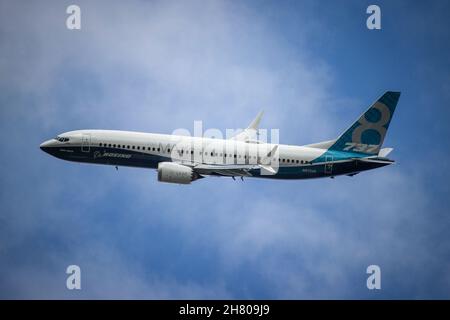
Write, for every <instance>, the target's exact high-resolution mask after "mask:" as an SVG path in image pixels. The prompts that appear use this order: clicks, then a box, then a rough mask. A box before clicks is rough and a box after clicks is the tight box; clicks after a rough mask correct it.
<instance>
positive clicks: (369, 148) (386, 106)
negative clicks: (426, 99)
mask: <svg viewBox="0 0 450 320" xmlns="http://www.w3.org/2000/svg"><path fill="white" fill-rule="evenodd" d="M399 98H400V92H393V91H387V92H386V93H385V94H383V95H382V96H381V98H379V99H378V100H377V101H376V102H375V103H373V104H372V105H371V106H370V108H369V109H368V110H367V111H366V112H364V113H363V114H362V115H361V117H359V119H358V120H357V121H356V122H355V123H354V124H353V125H352V126H351V127H350V128H349V129H347V130H346V131H345V132H344V133H343V134H341V135H340V136H339V138H337V139H336V141H335V142H334V144H333V145H332V146H331V147H330V148H329V150H335V151H351V152H357V153H363V154H369V155H375V154H378V152H379V151H380V148H381V146H382V144H383V141H384V137H385V135H386V132H387V129H388V127H389V123H390V122H391V119H392V116H393V115H394V111H395V107H396V106H397V102H398V99H399Z"/></svg>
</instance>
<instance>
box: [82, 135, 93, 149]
mask: <svg viewBox="0 0 450 320" xmlns="http://www.w3.org/2000/svg"><path fill="white" fill-rule="evenodd" d="M89 151H91V135H90V134H82V135H81V152H89Z"/></svg>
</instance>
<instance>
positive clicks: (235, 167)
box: [40, 91, 400, 184]
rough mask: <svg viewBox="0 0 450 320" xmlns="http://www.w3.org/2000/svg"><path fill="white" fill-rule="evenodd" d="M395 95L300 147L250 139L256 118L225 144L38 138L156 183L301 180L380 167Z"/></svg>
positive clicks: (151, 137) (120, 137)
mask: <svg viewBox="0 0 450 320" xmlns="http://www.w3.org/2000/svg"><path fill="white" fill-rule="evenodd" d="M399 97H400V93H399V92H392V91H388V92H386V93H385V94H383V95H382V96H381V97H380V98H379V99H378V100H377V101H375V103H373V104H372V105H371V106H370V108H369V109H368V110H367V111H366V112H365V113H364V114H362V115H361V117H359V119H358V120H357V121H356V122H355V123H353V124H352V125H351V126H350V128H348V129H347V130H346V131H344V133H342V134H341V135H340V136H339V137H338V138H337V139H334V140H330V141H324V142H319V143H314V144H309V145H305V146H293V145H282V144H273V143H265V142H262V141H259V140H258V139H255V138H254V137H255V136H257V132H258V126H259V122H260V120H261V115H262V113H260V114H259V115H258V116H257V117H256V119H255V120H253V121H252V123H251V124H250V125H249V126H248V128H247V129H245V130H244V131H243V132H241V133H239V134H238V135H236V136H234V137H232V138H230V139H213V138H204V137H187V136H180V135H164V134H153V133H141V132H129V131H115V130H77V131H70V132H66V133H63V134H60V135H58V136H57V137H56V138H54V139H51V140H48V141H45V142H44V143H42V144H41V146H40V147H41V149H42V150H43V151H45V152H47V153H49V154H51V155H53V156H55V157H57V158H60V159H64V160H70V161H76V162H87V163H96V164H109V165H113V166H116V167H117V166H131V167H143V168H153V169H157V171H158V180H159V181H162V182H170V183H178V184H189V183H191V182H192V181H194V180H197V179H199V178H203V177H205V176H207V175H214V176H228V177H232V178H233V179H235V177H241V179H243V177H264V178H275V179H308V178H320V177H331V178H334V177H335V176H338V175H347V176H353V175H355V174H357V173H359V172H361V171H366V170H370V169H375V168H379V167H384V166H386V165H390V164H393V163H394V161H393V160H390V159H388V158H387V155H388V154H389V153H390V152H391V151H392V150H393V149H392V148H384V149H381V146H382V144H383V141H384V137H385V135H386V132H387V129H388V127H389V123H390V122H391V119H392V116H393V114H394V111H395V107H396V106H397V102H398V100H399Z"/></svg>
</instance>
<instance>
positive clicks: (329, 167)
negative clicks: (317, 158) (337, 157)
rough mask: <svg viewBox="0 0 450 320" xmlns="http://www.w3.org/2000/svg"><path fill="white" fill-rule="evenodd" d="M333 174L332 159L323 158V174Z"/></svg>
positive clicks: (330, 157)
mask: <svg viewBox="0 0 450 320" xmlns="http://www.w3.org/2000/svg"><path fill="white" fill-rule="evenodd" d="M332 173H333V157H332V156H325V174H332Z"/></svg>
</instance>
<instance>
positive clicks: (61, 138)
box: [55, 136, 69, 142]
mask: <svg viewBox="0 0 450 320" xmlns="http://www.w3.org/2000/svg"><path fill="white" fill-rule="evenodd" d="M55 140H58V141H59V142H67V141H69V138H63V137H59V136H57V137H56V138H55Z"/></svg>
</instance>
